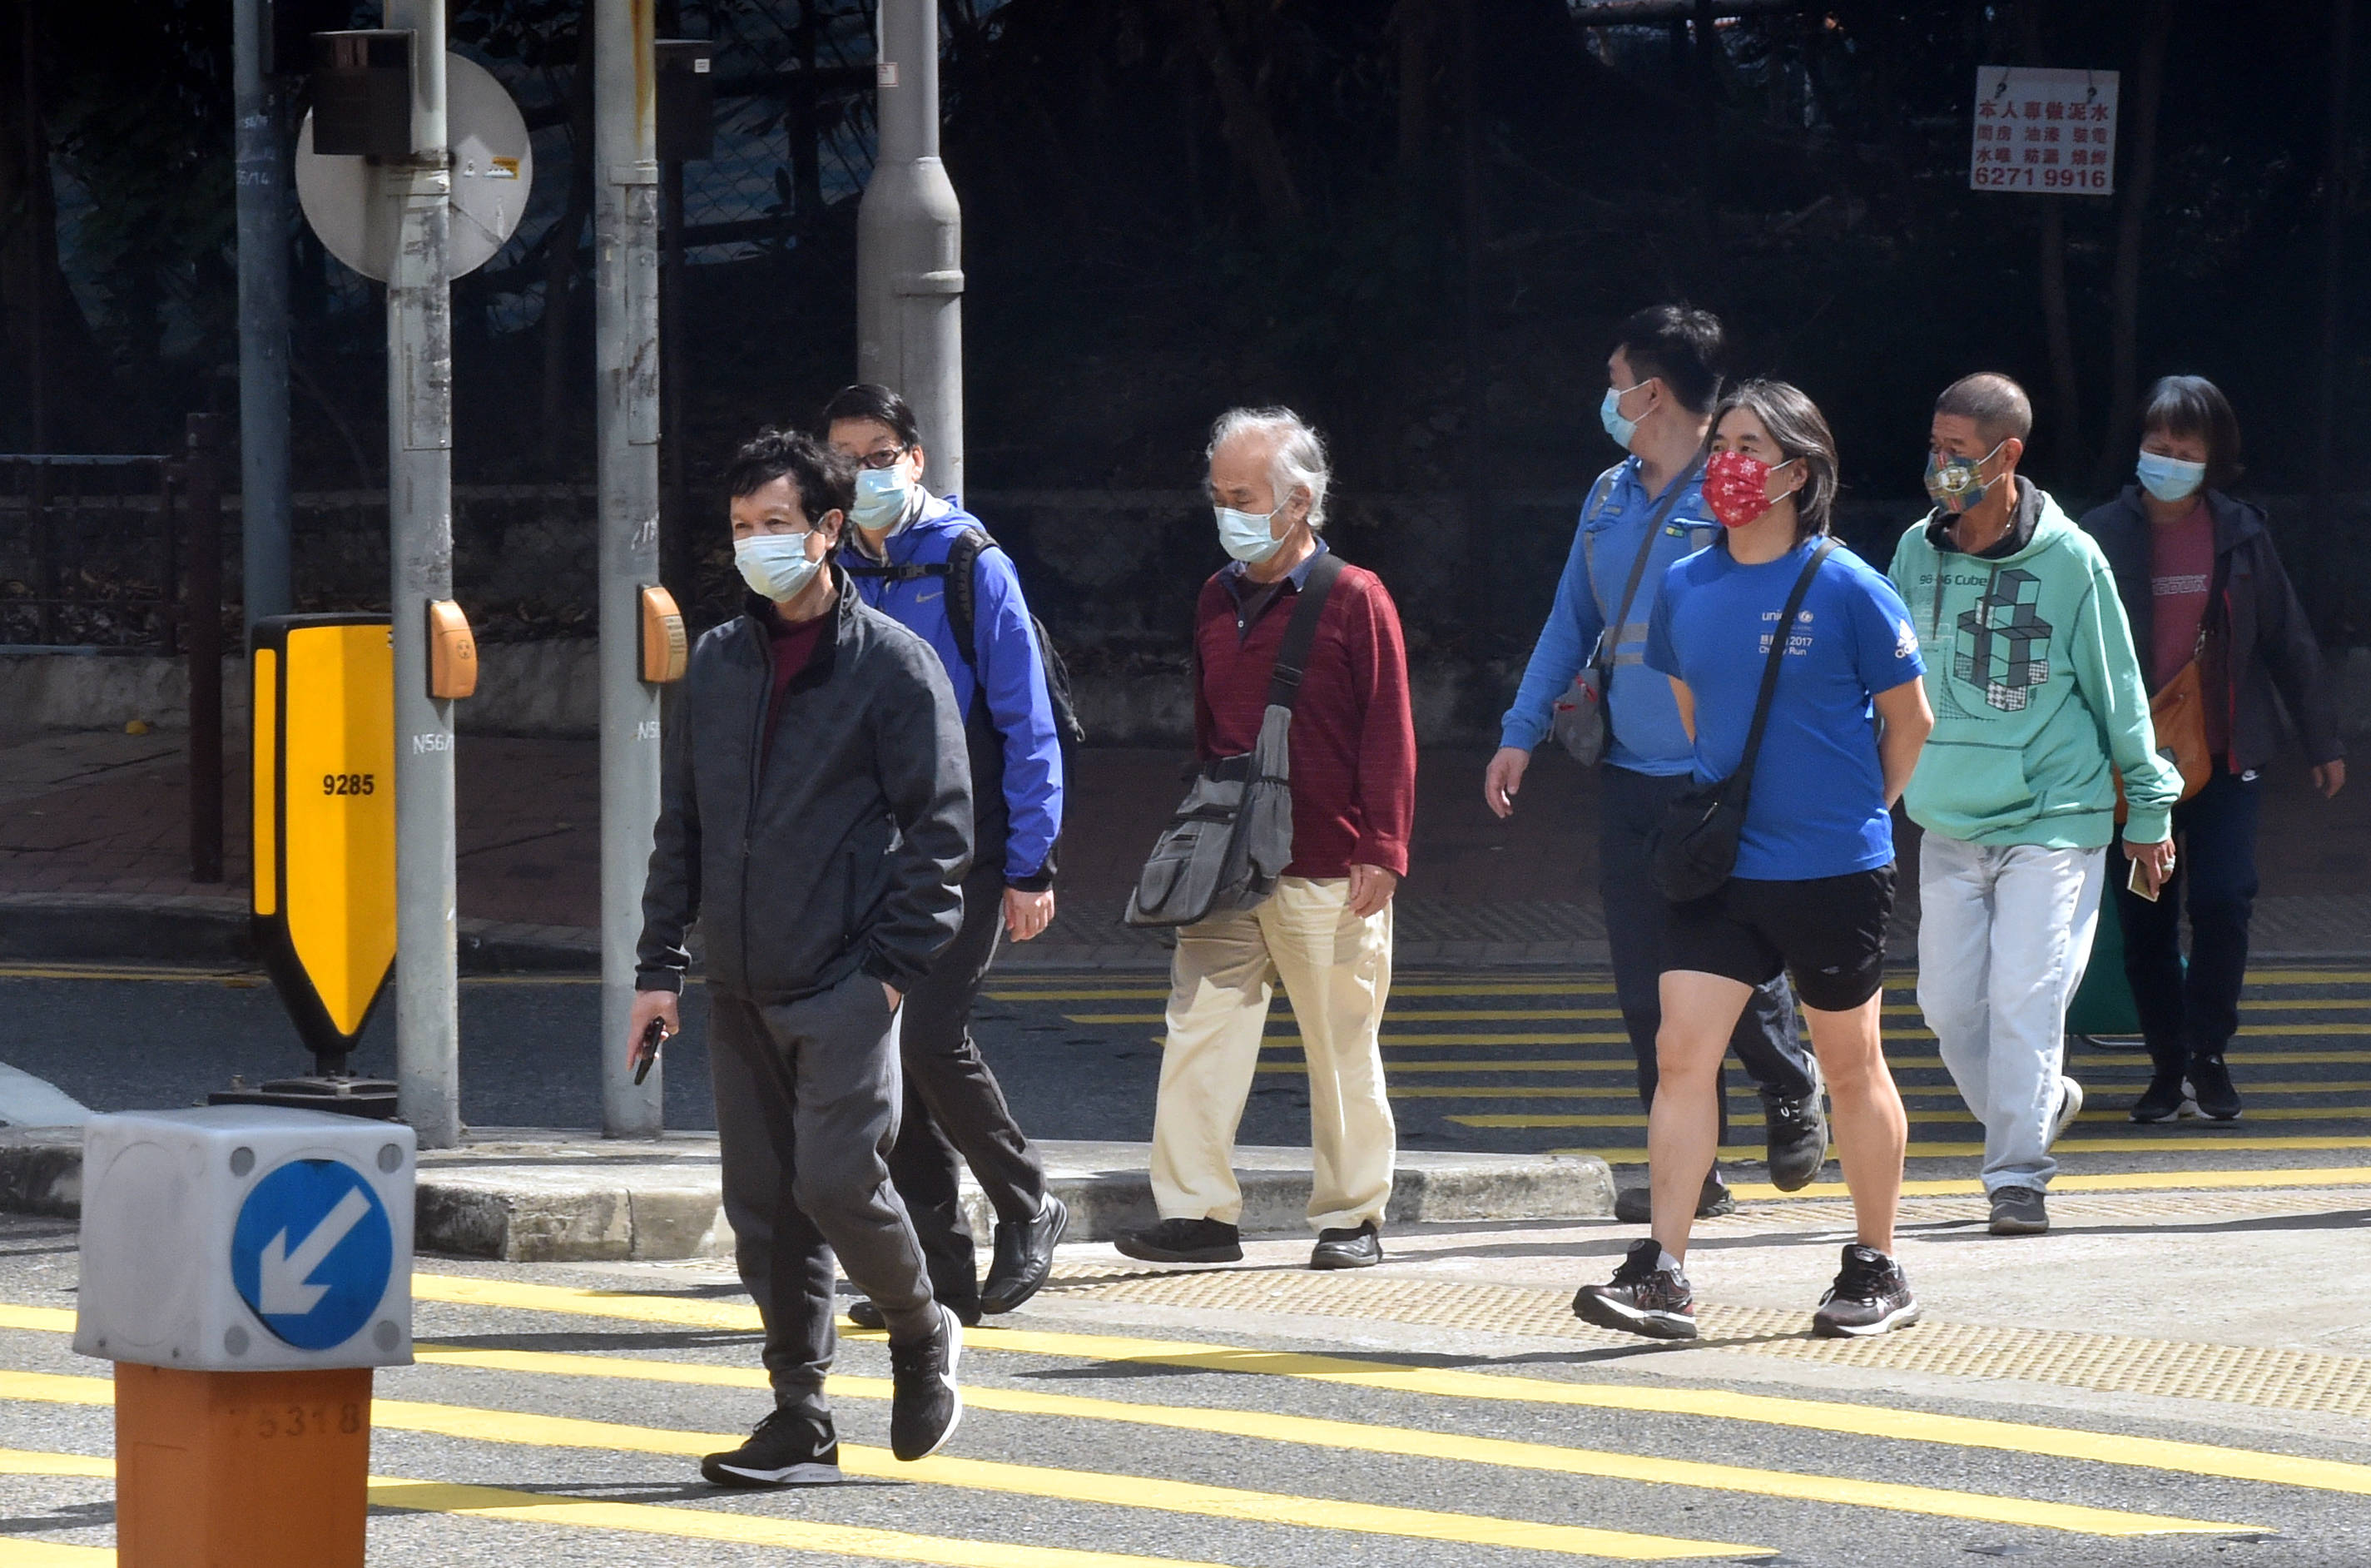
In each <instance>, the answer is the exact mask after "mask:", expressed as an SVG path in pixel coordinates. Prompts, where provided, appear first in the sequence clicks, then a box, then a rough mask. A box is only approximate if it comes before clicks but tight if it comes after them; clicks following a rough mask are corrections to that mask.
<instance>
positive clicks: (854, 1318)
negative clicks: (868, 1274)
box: [848, 1295, 980, 1334]
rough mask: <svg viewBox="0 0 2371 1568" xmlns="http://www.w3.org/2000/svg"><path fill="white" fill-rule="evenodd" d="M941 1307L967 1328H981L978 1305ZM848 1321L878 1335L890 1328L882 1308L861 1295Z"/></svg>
mask: <svg viewBox="0 0 2371 1568" xmlns="http://www.w3.org/2000/svg"><path fill="white" fill-rule="evenodd" d="M939 1305H941V1306H942V1307H946V1309H947V1310H948V1311H950V1312H952V1313H954V1315H955V1321H956V1322H958V1323H961V1324H962V1325H963V1326H964V1327H965V1328H966V1329H977V1327H979V1311H980V1309H979V1307H977V1305H973V1306H955V1305H953V1304H950V1303H947V1302H941V1303H940V1304H939ZM848 1320H849V1321H850V1323H853V1324H855V1325H856V1326H857V1327H858V1328H860V1329H870V1330H873V1332H874V1333H876V1334H877V1333H880V1332H881V1331H883V1330H885V1329H887V1328H888V1327H889V1319H888V1318H885V1317H883V1316H882V1314H881V1308H879V1307H875V1306H874V1305H873V1303H872V1302H871V1301H869V1300H867V1299H866V1298H865V1297H863V1296H861V1295H860V1296H858V1297H857V1298H856V1299H855V1300H854V1301H851V1302H850V1303H849V1304H848Z"/></svg>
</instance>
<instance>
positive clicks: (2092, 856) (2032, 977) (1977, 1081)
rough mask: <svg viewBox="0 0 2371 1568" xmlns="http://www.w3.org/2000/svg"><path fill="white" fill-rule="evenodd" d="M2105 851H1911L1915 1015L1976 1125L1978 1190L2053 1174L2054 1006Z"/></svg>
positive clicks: (2080, 943)
mask: <svg viewBox="0 0 2371 1568" xmlns="http://www.w3.org/2000/svg"><path fill="white" fill-rule="evenodd" d="M2107 854H2108V852H2107V851H2106V850H2104V849H2043V848H2041V846H2040V845H2038V844H1972V843H1967V842H1962V841H1960V840H1959V839H1947V838H1945V837H1944V836H1943V835H1942V834H1940V833H1929V834H1927V835H1926V842H1924V843H1923V844H1922V845H1921V846H1920V847H1919V854H1918V1007H1919V1010H1920V1011H1921V1012H1923V1013H1925V1014H1926V1027H1927V1028H1930V1029H1933V1030H1934V1031H1935V1035H1936V1038H1937V1040H1940V1041H1941V1042H1942V1047H1943V1065H1944V1066H1946V1067H1948V1068H1949V1069H1950V1071H1951V1081H1952V1082H1953V1083H1954V1084H1957V1085H1958V1086H1959V1087H1960V1098H1961V1099H1963V1100H1965V1101H1967V1102H1968V1109H1970V1110H1972V1111H1973V1112H1975V1114H1976V1118H1977V1120H1979V1121H1982V1122H1983V1123H1984V1191H1986V1192H1996V1191H1999V1190H2000V1189H2002V1188H2004V1187H2031V1188H2035V1189H2040V1188H2043V1187H2047V1186H2048V1185H2049V1184H2050V1179H2051V1177H2052V1176H2053V1175H2055V1174H2056V1173H2057V1170H2058V1162H2057V1161H2056V1160H2054V1159H2052V1158H2051V1157H2050V1123H2051V1120H2052V1119H2053V1117H2055V1116H2056V1115H2057V1114H2058V1079H2059V1074H2060V1073H2061V1072H2062V1070H2063V1068H2064V1064H2065V1059H2066V1006H2067V1004H2068V1003H2070V1002H2072V1001H2073V1000H2074V999H2075V993H2076V990H2077V989H2079V988H2080V987H2081V985H2082V983H2083V968H2084V966H2085V965H2086V964H2087V963H2088V962H2089V961H2090V958H2091V936H2092V934H2093V933H2094V932H2096V931H2097V930H2098V929H2099V890H2100V888H2101V886H2102V885H2103V884H2104V882H2105V879H2106V878H2105V876H2104V871H2103V867H2104V863H2105V861H2106V859H2107Z"/></svg>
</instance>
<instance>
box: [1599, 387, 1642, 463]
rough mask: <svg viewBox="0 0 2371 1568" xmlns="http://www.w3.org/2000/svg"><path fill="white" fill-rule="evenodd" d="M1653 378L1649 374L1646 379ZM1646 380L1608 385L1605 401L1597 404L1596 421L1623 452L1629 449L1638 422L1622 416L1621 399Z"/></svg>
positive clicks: (1636, 431) (1635, 433)
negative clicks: (1621, 384)
mask: <svg viewBox="0 0 2371 1568" xmlns="http://www.w3.org/2000/svg"><path fill="white" fill-rule="evenodd" d="M1654 378H1655V377H1652V376H1649V377H1647V381H1652V380H1653V379H1654ZM1647 381H1640V382H1638V383H1637V384H1636V385H1634V386H1628V387H1608V388H1606V389H1605V401H1603V402H1601V403H1599V404H1598V405H1597V422H1598V423H1599V424H1602V425H1604V426H1605V434H1607V435H1608V436H1612V437H1613V444H1614V445H1615V446H1617V447H1621V448H1622V449H1623V450H1624V451H1625V452H1626V451H1628V450H1630V438H1631V437H1632V436H1636V435H1637V434H1638V422H1637V420H1635V419H1625V418H1623V417H1622V400H1623V399H1625V398H1626V397H1628V396H1629V395H1630V394H1631V393H1633V392H1635V391H1637V389H1639V388H1640V387H1643V386H1645V385H1646V384H1647Z"/></svg>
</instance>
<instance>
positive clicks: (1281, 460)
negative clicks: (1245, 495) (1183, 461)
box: [1202, 408, 1334, 533]
mask: <svg viewBox="0 0 2371 1568" xmlns="http://www.w3.org/2000/svg"><path fill="white" fill-rule="evenodd" d="M1236 436H1266V437H1267V438H1268V440H1269V444H1270V446H1271V447H1272V448H1273V450H1272V451H1271V452H1270V453H1269V456H1268V469H1267V477H1268V483H1269V485H1270V486H1271V487H1272V488H1273V489H1274V490H1275V492H1276V504H1277V505H1279V506H1281V505H1284V503H1285V502H1286V500H1287V499H1289V498H1290V496H1291V494H1292V493H1293V492H1294V491H1295V490H1306V491H1307V492H1309V529H1310V531H1311V532H1312V533H1315V532H1318V531H1320V530H1321V529H1323V528H1324V527H1325V492H1326V489H1327V487H1329V486H1330V485H1332V483H1333V482H1334V468H1333V465H1332V463H1330V462H1329V461H1328V460H1327V459H1326V456H1325V438H1324V436H1320V435H1318V434H1317V432H1316V430H1315V429H1314V428H1313V427H1312V426H1311V425H1310V424H1309V422H1308V421H1307V420H1304V419H1302V418H1301V416H1300V415H1299V414H1297V413H1295V412H1292V411H1291V410H1290V409H1289V408H1231V409H1229V410H1228V411H1227V412H1224V413H1222V414H1220V416H1219V418H1218V422H1217V423H1216V424H1212V425H1211V426H1210V445H1209V448H1208V449H1207V450H1206V451H1204V452H1203V454H1202V457H1203V459H1204V460H1205V461H1208V460H1209V459H1211V458H1215V457H1217V456H1218V455H1219V448H1220V447H1223V446H1225V445H1226V444H1227V443H1228V442H1230V441H1232V440H1233V439H1234V438H1235V437H1236Z"/></svg>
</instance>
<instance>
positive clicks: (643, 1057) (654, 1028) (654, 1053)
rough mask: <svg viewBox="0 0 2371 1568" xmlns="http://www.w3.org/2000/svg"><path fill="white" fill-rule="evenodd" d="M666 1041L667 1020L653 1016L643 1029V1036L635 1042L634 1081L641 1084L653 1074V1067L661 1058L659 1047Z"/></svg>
mask: <svg viewBox="0 0 2371 1568" xmlns="http://www.w3.org/2000/svg"><path fill="white" fill-rule="evenodd" d="M665 1042H666V1020H665V1019H664V1018H653V1019H652V1020H651V1021H650V1023H649V1024H648V1025H646V1026H644V1028H643V1029H642V1039H641V1040H636V1041H635V1042H634V1082H635V1083H637V1084H639V1083H641V1082H642V1080H643V1079H645V1078H647V1077H649V1076H650V1075H651V1068H652V1067H653V1065H655V1064H656V1063H657V1062H658V1059H659V1047H660V1046H661V1045H664V1044H665Z"/></svg>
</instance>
